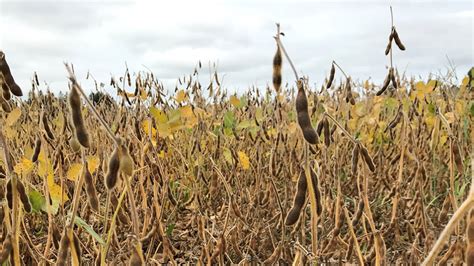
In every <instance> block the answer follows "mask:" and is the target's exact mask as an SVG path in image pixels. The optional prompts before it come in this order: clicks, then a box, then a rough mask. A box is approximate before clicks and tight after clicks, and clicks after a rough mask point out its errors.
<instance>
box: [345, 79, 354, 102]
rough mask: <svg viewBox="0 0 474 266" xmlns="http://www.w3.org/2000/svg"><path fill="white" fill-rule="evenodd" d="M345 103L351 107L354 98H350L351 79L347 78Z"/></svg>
mask: <svg viewBox="0 0 474 266" xmlns="http://www.w3.org/2000/svg"><path fill="white" fill-rule="evenodd" d="M346 102H347V103H350V104H351V105H355V100H354V97H353V96H352V88H351V78H350V77H348V78H347V81H346Z"/></svg>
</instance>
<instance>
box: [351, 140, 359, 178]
mask: <svg viewBox="0 0 474 266" xmlns="http://www.w3.org/2000/svg"><path fill="white" fill-rule="evenodd" d="M359 150H360V148H359V144H355V145H354V148H353V149H352V175H353V176H357V163H358V162H359Z"/></svg>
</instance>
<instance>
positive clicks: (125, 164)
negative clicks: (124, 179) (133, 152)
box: [120, 145, 134, 176]
mask: <svg viewBox="0 0 474 266" xmlns="http://www.w3.org/2000/svg"><path fill="white" fill-rule="evenodd" d="M120 149H121V151H120V172H122V173H124V174H126V175H128V176H131V175H132V174H133V169H134V165H133V159H132V157H131V156H130V153H129V152H128V149H127V147H125V145H122V146H121V148H120Z"/></svg>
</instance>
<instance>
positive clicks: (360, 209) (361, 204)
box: [352, 199, 364, 226]
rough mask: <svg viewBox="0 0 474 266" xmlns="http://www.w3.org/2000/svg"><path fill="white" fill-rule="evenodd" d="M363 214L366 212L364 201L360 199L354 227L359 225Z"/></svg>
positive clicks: (353, 219) (353, 222)
mask: <svg viewBox="0 0 474 266" xmlns="http://www.w3.org/2000/svg"><path fill="white" fill-rule="evenodd" d="M363 212H364V200H363V199H360V200H359V204H357V211H356V213H355V214H354V218H352V226H356V225H357V224H358V223H359V221H360V218H361V217H362V213H363Z"/></svg>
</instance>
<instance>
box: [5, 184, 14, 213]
mask: <svg viewBox="0 0 474 266" xmlns="http://www.w3.org/2000/svg"><path fill="white" fill-rule="evenodd" d="M6 196H7V203H8V208H10V209H12V208H13V191H12V179H11V178H10V179H8V181H7V195H6Z"/></svg>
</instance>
